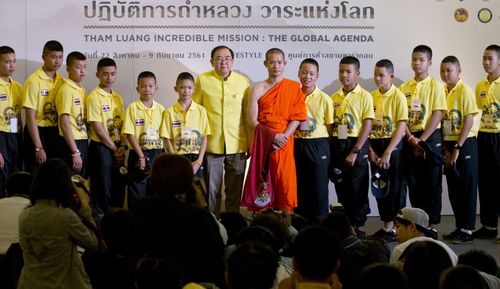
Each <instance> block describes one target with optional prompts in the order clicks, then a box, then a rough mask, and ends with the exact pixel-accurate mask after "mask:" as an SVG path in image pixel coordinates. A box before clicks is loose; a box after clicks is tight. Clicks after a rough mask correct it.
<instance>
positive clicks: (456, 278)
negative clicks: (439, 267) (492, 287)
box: [439, 265, 488, 289]
mask: <svg viewBox="0 0 500 289" xmlns="http://www.w3.org/2000/svg"><path fill="white" fill-rule="evenodd" d="M439 288H440V289H488V287H487V285H486V284H485V282H484V280H483V277H481V274H479V272H478V271H477V270H476V269H474V268H472V267H470V266H467V265H457V266H455V267H450V268H448V269H446V270H445V271H444V272H443V274H442V275H441V280H440V286H439Z"/></svg>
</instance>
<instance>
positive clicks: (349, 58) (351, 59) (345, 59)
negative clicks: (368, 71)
mask: <svg viewBox="0 0 500 289" xmlns="http://www.w3.org/2000/svg"><path fill="white" fill-rule="evenodd" d="M340 64H351V65H354V66H355V67H356V70H359V69H360V68H361V63H360V62H359V59H357V58H356V57H354V56H344V57H343V58H342V59H341V60H340V63H339V65H340Z"/></svg>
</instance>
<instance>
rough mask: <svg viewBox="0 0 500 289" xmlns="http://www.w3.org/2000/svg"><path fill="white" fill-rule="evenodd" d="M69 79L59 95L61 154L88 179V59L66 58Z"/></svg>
mask: <svg viewBox="0 0 500 289" xmlns="http://www.w3.org/2000/svg"><path fill="white" fill-rule="evenodd" d="M66 70H67V71H68V78H67V79H66V80H65V83H64V84H63V85H62V86H61V88H60V89H59V92H58V94H57V96H56V109H57V115H58V117H59V135H60V136H62V138H63V139H62V140H61V150H60V152H59V155H60V156H61V158H62V159H63V160H64V161H65V162H66V164H67V165H68V166H69V167H70V168H71V169H72V170H73V171H74V172H76V173H78V174H79V175H80V176H82V177H84V178H86V177H87V170H86V166H87V151H88V145H89V143H88V136H87V123H86V121H87V119H86V113H85V110H86V105H85V104H86V98H87V94H86V92H85V88H84V87H83V86H82V81H83V80H84V79H85V76H87V58H86V57H85V55H83V53H81V52H78V51H73V52H71V53H69V54H68V56H67V57H66Z"/></svg>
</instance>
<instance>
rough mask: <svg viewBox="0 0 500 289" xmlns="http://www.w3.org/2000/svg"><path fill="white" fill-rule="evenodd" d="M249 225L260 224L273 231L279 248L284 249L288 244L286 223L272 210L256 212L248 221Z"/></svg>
mask: <svg viewBox="0 0 500 289" xmlns="http://www.w3.org/2000/svg"><path fill="white" fill-rule="evenodd" d="M250 226H262V227H265V228H267V229H269V230H270V231H271V232H272V233H273V235H274V238H275V239H276V242H277V244H278V246H279V249H284V247H285V246H286V245H287V244H288V239H287V235H286V229H287V228H286V225H285V223H284V222H283V219H282V217H281V216H280V215H279V214H278V213H277V212H275V211H273V210H265V211H262V212H260V213H259V214H257V215H256V216H255V217H254V218H253V220H252V222H251V223H250Z"/></svg>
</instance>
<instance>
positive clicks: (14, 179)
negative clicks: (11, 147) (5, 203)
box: [5, 171, 33, 197]
mask: <svg viewBox="0 0 500 289" xmlns="http://www.w3.org/2000/svg"><path fill="white" fill-rule="evenodd" d="M32 182H33V174H32V173H29V172H25V171H19V172H15V173H12V174H11V175H10V176H8V177H7V182H6V184H5V190H6V191H7V196H8V197H10V196H13V195H22V196H29V195H30V188H31V184H32Z"/></svg>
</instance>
